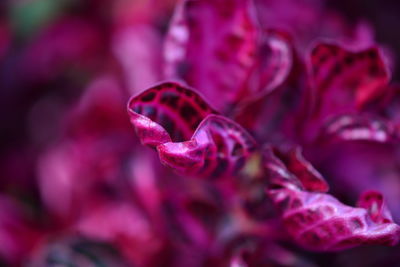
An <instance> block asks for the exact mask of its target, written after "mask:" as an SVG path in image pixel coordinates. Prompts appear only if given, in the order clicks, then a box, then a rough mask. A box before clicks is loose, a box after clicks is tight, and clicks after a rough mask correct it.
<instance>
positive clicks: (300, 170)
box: [279, 147, 329, 192]
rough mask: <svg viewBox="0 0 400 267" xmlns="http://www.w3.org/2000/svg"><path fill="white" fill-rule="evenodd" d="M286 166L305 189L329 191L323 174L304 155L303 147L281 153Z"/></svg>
mask: <svg viewBox="0 0 400 267" xmlns="http://www.w3.org/2000/svg"><path fill="white" fill-rule="evenodd" d="M279 156H280V158H281V159H282V160H283V162H284V163H285V164H286V168H287V169H288V170H289V171H290V172H291V173H293V174H294V175H295V176H296V177H297V179H299V181H300V182H301V184H302V186H303V187H304V189H305V190H308V191H311V192H327V191H328V190H329V185H328V183H327V182H326V181H325V179H324V178H323V177H322V175H321V174H320V173H319V172H318V171H317V170H316V169H315V168H314V167H313V166H312V165H311V163H310V162H308V161H307V160H306V159H305V158H304V157H303V155H302V152H301V148H300V147H295V148H292V149H291V150H290V151H289V152H288V153H285V154H283V153H282V154H280V155H279Z"/></svg>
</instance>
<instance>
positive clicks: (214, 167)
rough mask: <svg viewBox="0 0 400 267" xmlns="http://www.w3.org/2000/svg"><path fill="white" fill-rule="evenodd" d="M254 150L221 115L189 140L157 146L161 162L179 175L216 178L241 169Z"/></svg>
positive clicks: (244, 134)
mask: <svg viewBox="0 0 400 267" xmlns="http://www.w3.org/2000/svg"><path fill="white" fill-rule="evenodd" d="M255 149H256V142H255V141H254V140H253V138H252V137H251V136H250V135H249V134H248V133H247V132H246V131H245V130H244V129H243V128H242V127H240V126H239V125H238V124H236V123H235V122H233V121H231V120H229V119H227V118H225V117H223V116H219V115H209V116H208V117H207V118H206V119H205V120H204V121H203V122H202V123H201V124H200V125H199V127H198V129H197V130H196V132H195V133H194V134H193V136H192V138H191V139H190V140H189V141H185V142H178V143H172V142H168V143H165V144H161V145H159V146H158V147H157V150H158V152H159V155H160V159H161V161H162V162H163V163H164V164H166V165H168V166H170V167H172V168H173V169H175V170H177V171H178V172H180V173H184V174H197V175H201V176H203V177H214V178H217V177H221V176H229V175H232V174H234V173H235V172H237V171H238V170H240V169H241V168H242V167H243V166H244V164H245V162H246V160H247V159H248V157H249V156H250V155H251V154H252V152H254V151H255Z"/></svg>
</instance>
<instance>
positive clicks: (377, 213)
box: [357, 191, 393, 223]
mask: <svg viewBox="0 0 400 267" xmlns="http://www.w3.org/2000/svg"><path fill="white" fill-rule="evenodd" d="M357 206H358V207H360V208H364V209H366V210H368V212H369V215H370V217H371V219H372V221H373V222H375V223H391V222H393V219H392V214H391V213H390V211H389V209H388V208H387V206H386V204H385V202H384V201H383V196H382V194H381V193H379V192H377V191H367V192H364V193H363V194H362V195H361V196H360V199H359V200H358V203H357Z"/></svg>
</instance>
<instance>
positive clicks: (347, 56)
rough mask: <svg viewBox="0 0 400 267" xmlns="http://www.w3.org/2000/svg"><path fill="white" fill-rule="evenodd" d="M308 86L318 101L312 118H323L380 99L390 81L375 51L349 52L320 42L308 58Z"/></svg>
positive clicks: (359, 108)
mask: <svg viewBox="0 0 400 267" xmlns="http://www.w3.org/2000/svg"><path fill="white" fill-rule="evenodd" d="M310 63H311V66H310V68H311V69H310V71H311V83H312V86H313V89H314V91H313V92H314V94H315V95H314V97H315V100H316V101H317V102H316V103H315V104H316V109H315V110H314V112H315V113H314V115H320V116H323V117H326V116H327V115H335V114H338V113H343V112H349V111H356V110H361V109H363V108H364V107H365V106H366V105H367V104H369V103H370V102H371V101H373V100H375V99H376V98H378V97H380V96H382V94H383V93H385V90H382V89H383V88H384V87H385V86H386V85H387V83H388V81H389V79H390V74H389V71H388V69H387V67H386V65H385V62H384V60H383V57H382V55H381V53H380V51H379V50H378V48H376V47H373V48H369V49H366V50H363V51H359V52H352V51H348V50H346V49H344V48H343V47H341V46H339V45H336V44H330V43H320V44H318V45H316V46H315V47H314V49H313V50H312V52H311V59H310Z"/></svg>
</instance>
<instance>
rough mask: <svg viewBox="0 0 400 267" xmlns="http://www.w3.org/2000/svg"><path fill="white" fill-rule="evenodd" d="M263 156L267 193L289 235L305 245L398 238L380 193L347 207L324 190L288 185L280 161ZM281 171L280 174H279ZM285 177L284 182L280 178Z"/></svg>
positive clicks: (341, 245)
mask: <svg viewBox="0 0 400 267" xmlns="http://www.w3.org/2000/svg"><path fill="white" fill-rule="evenodd" d="M266 154H267V155H268V154H269V156H267V157H265V158H264V166H265V168H266V171H267V173H268V177H269V179H270V184H271V185H272V186H270V187H269V188H268V189H267V191H266V192H267V195H268V196H269V197H270V198H271V199H272V201H273V202H274V203H275V206H276V207H277V208H278V209H279V210H280V211H281V212H282V214H281V218H282V220H283V223H284V225H285V227H286V229H287V231H288V233H289V234H290V235H291V236H292V238H293V239H294V240H295V241H296V242H297V243H298V244H299V245H301V246H303V247H304V248H307V249H310V250H315V251H336V250H342V249H346V248H351V247H355V246H359V245H367V244H370V245H372V244H376V245H389V246H393V245H395V244H397V243H398V241H399V238H400V227H399V226H398V225H397V224H395V223H394V222H393V221H392V220H391V215H390V213H389V212H388V210H387V209H386V207H385V204H383V199H382V196H381V195H380V194H379V193H375V192H372V193H371V192H369V193H366V194H365V195H363V196H362V198H361V199H360V202H359V206H360V207H359V208H354V207H351V206H347V205H345V204H342V203H341V202H339V201H338V200H337V199H336V198H334V197H333V196H331V195H329V194H326V193H316V192H309V191H306V190H303V189H301V188H299V187H298V186H297V185H296V184H290V180H289V179H287V178H285V177H287V176H288V172H289V171H288V170H287V169H286V168H281V169H279V167H282V165H283V164H277V163H276V158H275V163H274V162H273V161H270V160H269V159H271V150H269V151H267V152H266ZM281 174H283V175H281ZM283 180H285V181H286V183H282V182H281V181H283Z"/></svg>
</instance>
